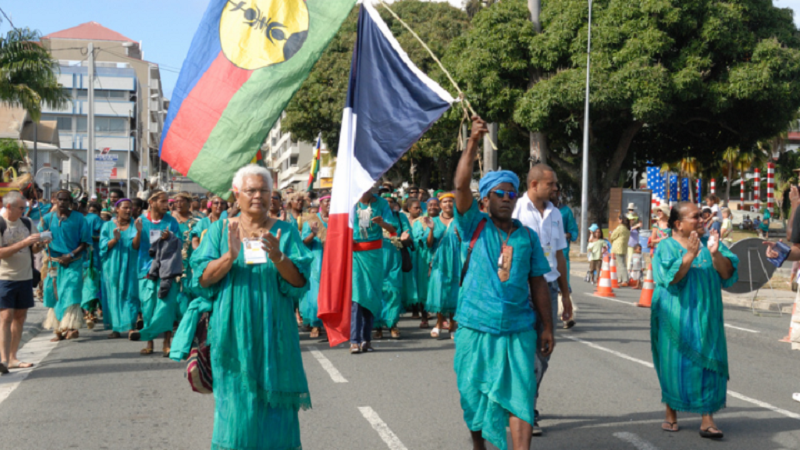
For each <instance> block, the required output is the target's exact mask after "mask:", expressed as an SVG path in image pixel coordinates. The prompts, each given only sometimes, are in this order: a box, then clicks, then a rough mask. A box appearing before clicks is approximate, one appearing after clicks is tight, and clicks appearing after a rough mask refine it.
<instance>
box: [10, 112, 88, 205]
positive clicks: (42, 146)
mask: <svg viewBox="0 0 800 450" xmlns="http://www.w3.org/2000/svg"><path fill="white" fill-rule="evenodd" d="M0 139H13V140H15V141H17V142H19V143H21V144H22V145H23V146H25V148H26V149H27V155H28V159H29V160H30V162H31V165H33V163H34V160H35V162H36V166H37V167H36V182H37V183H38V184H39V186H40V187H41V188H42V189H43V190H44V195H45V196H46V197H49V196H50V194H51V193H53V192H55V191H56V190H57V189H58V188H59V187H62V186H64V187H65V186H66V183H67V181H68V179H69V177H70V173H71V172H73V173H75V174H76V175H77V176H78V177H79V176H80V175H79V174H80V173H82V171H83V167H84V160H83V158H82V157H81V156H82V155H74V154H72V153H71V152H69V151H64V150H62V149H61V146H60V138H59V131H58V124H57V122H56V121H55V120H40V121H39V124H38V126H37V125H35V124H34V123H33V121H32V120H31V117H30V114H28V112H27V111H26V110H25V109H23V108H22V107H21V106H10V105H0ZM34 141H35V142H36V145H34ZM34 147H35V148H36V152H35V153H34ZM3 169H7V168H6V167H4V168H3ZM15 169H19V167H15Z"/></svg>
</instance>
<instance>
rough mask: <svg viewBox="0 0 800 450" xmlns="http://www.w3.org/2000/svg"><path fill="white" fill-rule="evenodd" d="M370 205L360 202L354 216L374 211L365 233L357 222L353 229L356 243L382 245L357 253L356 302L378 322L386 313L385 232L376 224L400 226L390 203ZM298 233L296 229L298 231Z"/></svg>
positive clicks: (381, 202)
mask: <svg viewBox="0 0 800 450" xmlns="http://www.w3.org/2000/svg"><path fill="white" fill-rule="evenodd" d="M373 197H375V201H373V202H372V203H370V204H369V205H365V204H363V203H361V202H360V201H359V202H358V203H357V204H356V206H355V208H353V209H354V212H355V213H356V218H357V217H358V212H359V211H365V210H367V209H371V213H370V223H369V226H368V227H365V228H364V229H361V227H360V226H359V223H358V219H356V223H355V224H354V227H353V242H354V243H355V244H367V243H375V242H379V243H380V244H381V245H380V246H378V247H377V248H374V249H370V250H363V251H358V250H355V249H354V251H353V301H354V302H356V303H358V304H359V305H361V306H362V307H364V308H367V309H368V310H369V311H370V312H371V313H372V314H373V316H374V317H376V318H378V317H380V315H381V312H382V310H383V301H382V299H383V294H382V291H383V278H384V276H385V275H384V273H385V271H384V268H383V244H382V243H383V228H381V227H380V226H378V225H377V224H375V223H372V220H373V219H375V218H376V217H378V216H380V217H382V218H383V221H384V222H386V223H388V224H390V225H392V226H394V227H395V228H397V226H398V223H397V220H396V219H395V217H394V213H393V212H392V209H391V208H390V207H389V203H388V202H387V201H386V200H384V199H382V198H380V197H378V196H373ZM295 229H296V228H295Z"/></svg>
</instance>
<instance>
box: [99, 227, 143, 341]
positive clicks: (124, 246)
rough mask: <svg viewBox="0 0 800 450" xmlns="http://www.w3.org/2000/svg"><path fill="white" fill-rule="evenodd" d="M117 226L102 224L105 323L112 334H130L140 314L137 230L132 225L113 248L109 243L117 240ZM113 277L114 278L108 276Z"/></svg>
mask: <svg viewBox="0 0 800 450" xmlns="http://www.w3.org/2000/svg"><path fill="white" fill-rule="evenodd" d="M116 228H117V224H115V223H114V222H113V221H111V222H106V223H105V224H103V228H102V229H101V230H100V258H101V260H102V265H103V273H105V274H107V276H105V277H103V278H102V280H103V299H104V301H103V304H104V309H103V320H106V319H107V320H108V321H109V325H110V328H111V330H113V331H116V332H118V333H127V332H128V331H129V330H134V329H135V327H136V318H137V316H138V315H139V311H140V310H141V305H140V303H139V279H138V277H137V271H138V267H137V260H138V258H139V251H138V250H136V249H134V248H133V239H134V238H135V237H136V227H135V226H134V225H133V223H131V224H130V226H129V227H128V229H127V230H125V231H121V232H120V240H119V242H117V244H116V245H114V248H112V249H109V248H108V241H110V240H112V239H114V230H115V229H116ZM110 274H113V276H109V275H110Z"/></svg>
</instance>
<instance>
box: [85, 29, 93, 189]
mask: <svg viewBox="0 0 800 450" xmlns="http://www.w3.org/2000/svg"><path fill="white" fill-rule="evenodd" d="M88 82H89V86H88V87H87V89H88V91H89V95H88V96H87V98H88V101H89V111H88V113H89V117H87V118H86V127H87V130H86V131H87V134H88V136H89V139H88V144H87V146H86V190H87V191H88V193H89V199H91V198H92V196H93V195H95V185H94V149H95V142H94V44H93V43H91V42H89V76H88Z"/></svg>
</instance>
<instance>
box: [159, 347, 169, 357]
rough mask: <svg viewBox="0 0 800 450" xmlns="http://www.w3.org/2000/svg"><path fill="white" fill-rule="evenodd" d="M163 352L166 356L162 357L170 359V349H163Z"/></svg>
mask: <svg viewBox="0 0 800 450" xmlns="http://www.w3.org/2000/svg"><path fill="white" fill-rule="evenodd" d="M161 351H162V352H164V354H163V355H161V356H162V357H164V358H169V347H165V348H162V349H161Z"/></svg>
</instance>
